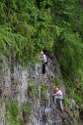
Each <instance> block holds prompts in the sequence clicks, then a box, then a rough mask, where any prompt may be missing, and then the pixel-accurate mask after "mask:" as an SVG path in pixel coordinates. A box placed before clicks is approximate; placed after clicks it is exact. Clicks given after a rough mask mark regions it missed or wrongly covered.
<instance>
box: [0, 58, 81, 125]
mask: <svg viewBox="0 0 83 125" xmlns="http://www.w3.org/2000/svg"><path fill="white" fill-rule="evenodd" d="M41 69H42V64H41V63H40V62H36V63H35V64H31V63H30V64H29V65H28V67H27V68H24V67H22V66H20V65H19V64H17V65H13V71H12V69H11V67H10V66H9V65H8V62H7V61H6V60H5V61H4V67H3V68H2V69H1V70H0V74H1V75H0V125H10V124H11V125H14V124H16V125H82V124H81V123H82V121H81V120H83V112H82V111H80V112H79V107H78V105H77V104H76V102H75V100H74V99H72V98H68V97H67V95H66V87H65V85H64V81H63V78H62V75H61V71H60V67H59V64H58V62H57V59H56V57H53V58H49V57H48V65H47V66H46V74H44V75H43V74H42V72H41V71H42V70H41ZM55 86H59V87H60V89H61V90H62V92H63V94H64V98H66V99H67V100H68V106H67V104H66V103H65V99H63V107H64V111H63V112H61V111H60V107H59V103H58V100H57V103H56V105H55V103H54V99H53V96H52V94H53V88H54V87H55ZM11 103H12V105H10V104H11ZM13 106H17V107H18V110H19V111H18V110H16V108H13ZM15 111H16V112H15ZM14 113H15V115H14ZM80 117H81V119H80ZM10 119H11V120H10ZM14 122H15V123H14Z"/></svg>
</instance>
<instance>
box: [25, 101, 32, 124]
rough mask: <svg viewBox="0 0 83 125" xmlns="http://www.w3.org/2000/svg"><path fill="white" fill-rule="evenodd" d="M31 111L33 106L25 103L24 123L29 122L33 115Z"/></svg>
mask: <svg viewBox="0 0 83 125" xmlns="http://www.w3.org/2000/svg"><path fill="white" fill-rule="evenodd" d="M31 111H32V106H31V104H30V103H25V104H24V105H23V119H24V122H25V123H26V122H27V121H29V117H30V115H31Z"/></svg>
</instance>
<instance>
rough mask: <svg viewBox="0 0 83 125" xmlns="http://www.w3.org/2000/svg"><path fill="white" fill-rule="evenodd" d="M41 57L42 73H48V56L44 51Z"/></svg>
mask: <svg viewBox="0 0 83 125" xmlns="http://www.w3.org/2000/svg"><path fill="white" fill-rule="evenodd" d="M41 59H42V73H43V74H45V73H46V64H47V63H48V61H47V56H46V55H45V54H44V52H41Z"/></svg>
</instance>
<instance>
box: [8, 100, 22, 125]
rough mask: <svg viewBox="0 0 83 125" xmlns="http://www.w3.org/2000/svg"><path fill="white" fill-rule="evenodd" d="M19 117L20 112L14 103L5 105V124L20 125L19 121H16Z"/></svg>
mask: <svg viewBox="0 0 83 125" xmlns="http://www.w3.org/2000/svg"><path fill="white" fill-rule="evenodd" d="M19 115H20V111H19V108H18V105H17V104H16V103H14V102H9V103H8V104H7V111H6V124H7V125H20V121H19V120H18V116H19Z"/></svg>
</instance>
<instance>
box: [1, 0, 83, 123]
mask: <svg viewBox="0 0 83 125" xmlns="http://www.w3.org/2000/svg"><path fill="white" fill-rule="evenodd" d="M43 49H44V50H47V51H49V52H50V53H54V54H55V56H56V57H57V59H58V62H59V64H60V67H61V71H62V75H63V78H64V81H65V85H66V87H67V94H69V95H71V96H73V97H74V98H75V99H76V102H78V103H79V104H80V102H81V103H83V101H82V100H83V99H82V95H83V92H82V87H83V2H82V1H81V0H19V1H18V0H5V1H4V0H1V1H0V65H1V63H3V61H2V60H3V59H4V58H6V59H7V60H8V61H9V64H10V65H11V64H13V65H14V63H13V62H18V63H20V64H21V65H23V66H25V65H28V62H33V60H35V61H36V59H37V58H36V57H37V56H38V55H39V53H40V51H41V50H43ZM33 57H34V58H33ZM12 60H13V61H12ZM56 82H57V84H59V82H58V81H56ZM78 88H79V90H78ZM30 90H31V88H30ZM30 90H29V92H30ZM33 90H34V92H35V93H36V94H37V90H36V88H34V89H33ZM33 90H31V91H33ZM80 105H82V104H80ZM14 106H15V105H14ZM8 113H9V117H10V113H11V112H8ZM11 114H12V113H11ZM12 117H13V114H12ZM13 122H15V121H13ZM15 124H19V122H17V123H15ZM12 125H13V123H12Z"/></svg>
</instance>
